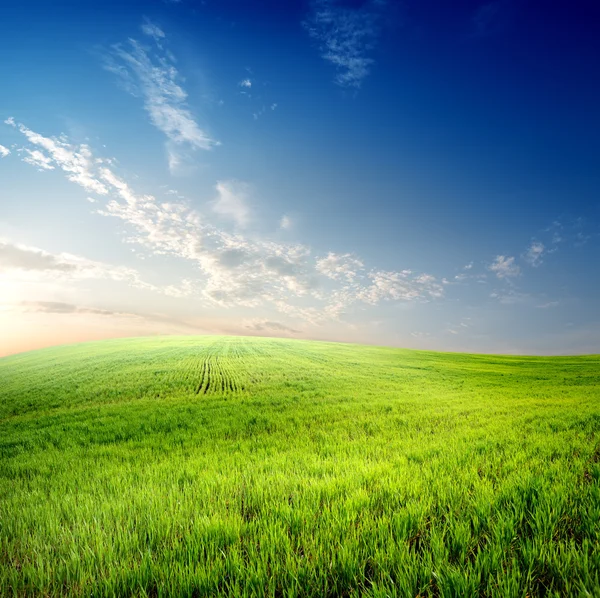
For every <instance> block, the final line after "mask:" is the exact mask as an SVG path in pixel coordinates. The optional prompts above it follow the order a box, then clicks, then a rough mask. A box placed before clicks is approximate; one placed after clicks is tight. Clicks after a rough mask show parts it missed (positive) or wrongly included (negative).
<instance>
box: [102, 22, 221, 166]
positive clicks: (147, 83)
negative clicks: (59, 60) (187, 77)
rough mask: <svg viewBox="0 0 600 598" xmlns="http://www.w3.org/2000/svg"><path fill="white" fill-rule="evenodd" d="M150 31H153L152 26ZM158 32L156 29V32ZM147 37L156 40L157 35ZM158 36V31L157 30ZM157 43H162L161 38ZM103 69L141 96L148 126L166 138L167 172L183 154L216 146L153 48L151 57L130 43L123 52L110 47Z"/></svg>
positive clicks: (169, 60) (169, 62)
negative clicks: (149, 124)
mask: <svg viewBox="0 0 600 598" xmlns="http://www.w3.org/2000/svg"><path fill="white" fill-rule="evenodd" d="M153 27H156V26H155V25H153ZM156 29H158V28H156ZM151 31H152V32H153V33H151V34H149V35H151V36H152V37H154V39H156V34H157V32H156V31H155V29H151ZM158 31H160V32H161V33H162V31H161V30H160V29H158ZM160 39H165V38H164V34H163V37H161V38H160ZM105 68H106V69H107V70H109V71H111V72H113V73H115V74H116V75H117V76H119V77H120V78H121V80H122V81H123V82H124V84H125V88H126V90H127V91H129V92H130V93H131V94H132V95H135V96H141V97H142V98H143V100H144V108H145V110H146V112H147V113H148V115H149V117H150V122H151V123H152V124H153V125H154V126H155V127H156V128H157V129H158V130H160V131H162V132H163V133H164V134H165V136H166V137H167V140H168V142H167V144H166V148H167V154H168V161H169V167H170V169H171V171H176V170H177V169H178V168H179V166H180V165H181V164H182V162H183V161H184V159H185V157H186V154H185V151H186V149H187V150H190V149H191V150H198V149H203V150H209V149H211V148H212V147H214V146H215V145H220V144H219V142H218V141H215V140H214V139H212V138H211V137H210V135H209V134H208V133H207V132H206V131H204V130H203V129H201V128H200V126H199V125H198V123H197V122H196V120H195V118H194V116H193V114H192V112H191V110H190V107H189V105H188V102H187V98H188V95H187V93H186V91H185V90H184V89H183V87H181V85H180V81H181V77H180V75H179V72H178V70H177V69H176V67H175V63H174V61H173V57H172V55H171V54H170V53H169V52H164V51H163V50H162V48H161V47H160V46H157V49H156V51H155V52H154V53H153V52H151V50H149V49H148V48H146V47H144V46H143V45H142V44H140V43H139V42H137V41H136V40H134V39H130V40H129V45H128V47H127V48H125V47H123V46H122V45H116V46H113V48H112V51H111V53H110V55H109V56H108V57H107V63H106V65H105Z"/></svg>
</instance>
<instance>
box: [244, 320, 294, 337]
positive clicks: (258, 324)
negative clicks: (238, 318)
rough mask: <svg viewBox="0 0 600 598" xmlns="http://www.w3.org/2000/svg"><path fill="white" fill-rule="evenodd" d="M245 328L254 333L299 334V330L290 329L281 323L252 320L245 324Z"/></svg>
mask: <svg viewBox="0 0 600 598" xmlns="http://www.w3.org/2000/svg"><path fill="white" fill-rule="evenodd" d="M246 328H247V329H248V330H252V331H255V332H274V333H277V334H278V333H281V332H283V333H288V334H300V333H301V332H302V331H301V330H295V329H294V328H290V327H289V326H286V325H285V324H282V323H281V322H273V321H271V320H252V321H250V322H247V323H246Z"/></svg>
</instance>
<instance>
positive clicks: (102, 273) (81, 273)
mask: <svg viewBox="0 0 600 598" xmlns="http://www.w3.org/2000/svg"><path fill="white" fill-rule="evenodd" d="M0 273H4V274H6V273H10V274H11V275H12V277H17V278H21V279H28V278H31V277H32V276H33V277H34V278H35V279H38V280H39V279H40V277H41V278H43V277H46V278H48V279H49V280H57V279H62V280H85V279H92V278H95V279H108V280H114V281H122V282H127V283H130V284H132V285H134V286H138V287H140V288H146V289H154V288H155V287H153V286H152V285H149V284H147V283H144V282H142V280H141V279H140V276H139V274H138V272H137V271H136V270H134V269H132V268H128V267H126V266H114V265H111V264H105V263H103V262H98V261H94V260H89V259H87V258H84V257H81V256H78V255H72V254H70V253H60V254H53V253H49V252H47V251H44V250H43V249H39V248H38V247H30V246H27V245H21V244H16V243H12V242H10V241H8V240H6V239H4V240H3V239H0Z"/></svg>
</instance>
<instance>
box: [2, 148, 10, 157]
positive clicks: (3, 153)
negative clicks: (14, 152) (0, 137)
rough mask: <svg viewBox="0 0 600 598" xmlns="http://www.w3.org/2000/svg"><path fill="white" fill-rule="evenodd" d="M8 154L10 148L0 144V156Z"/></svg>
mask: <svg viewBox="0 0 600 598" xmlns="http://www.w3.org/2000/svg"><path fill="white" fill-rule="evenodd" d="M8 155H10V150H9V149H8V148H7V147H4V146H3V145H0V158H6V156H8Z"/></svg>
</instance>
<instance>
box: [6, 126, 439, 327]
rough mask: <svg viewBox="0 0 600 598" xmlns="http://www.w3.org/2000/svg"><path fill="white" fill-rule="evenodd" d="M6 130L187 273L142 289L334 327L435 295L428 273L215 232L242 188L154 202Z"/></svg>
mask: <svg viewBox="0 0 600 598" xmlns="http://www.w3.org/2000/svg"><path fill="white" fill-rule="evenodd" d="M10 124H12V125H13V126H14V127H16V128H17V130H19V131H20V132H21V133H22V134H23V135H24V136H25V138H26V139H27V141H28V142H29V143H30V144H31V145H32V146H33V149H36V148H37V147H39V148H45V149H47V151H48V155H49V156H50V157H51V158H52V165H54V166H57V167H58V168H59V169H60V170H62V171H64V172H65V174H66V176H67V178H68V179H69V180H70V181H71V182H74V183H76V184H78V185H80V186H81V187H83V188H84V189H85V190H86V191H89V190H90V188H91V187H97V188H98V189H100V190H102V193H99V195H101V196H102V200H101V201H100V200H99V202H97V203H95V204H94V206H95V207H96V206H97V205H98V203H99V204H100V206H99V207H98V208H97V209H96V213H97V214H99V215H101V216H106V217H111V218H117V219H119V220H120V221H121V222H122V223H124V224H125V225H126V230H127V235H128V236H127V237H126V241H127V242H128V243H132V244H136V245H138V246H141V247H143V248H145V249H146V250H148V251H149V252H150V253H151V254H155V255H166V256H171V257H172V258H175V259H179V260H183V261H184V262H186V263H188V264H189V265H191V266H192V269H193V273H192V274H191V275H190V276H189V277H188V278H186V279H185V280H184V281H183V282H182V284H181V285H179V286H170V287H168V288H165V289H162V288H161V289H157V288H150V287H147V288H148V290H155V291H159V292H161V293H165V294H168V295H171V296H175V297H191V298H195V299H196V300H198V301H199V303H200V304H204V305H212V306H221V307H234V306H238V307H257V306H271V307H272V308H274V309H275V310H276V311H279V312H280V313H282V314H285V315H287V316H289V317H291V318H295V319H299V320H302V321H304V322H308V323H311V324H314V325H319V324H322V323H324V322H325V321H330V320H339V318H340V317H341V316H342V315H343V314H344V313H345V312H346V311H347V310H348V309H350V308H351V307H352V306H363V307H365V306H369V305H371V306H374V305H377V304H378V303H380V302H382V301H402V302H423V301H431V300H435V299H439V298H441V297H442V296H443V294H444V291H443V287H442V285H441V284H440V283H438V281H437V280H436V278H435V277H433V276H431V275H429V274H419V273H413V272H412V271H410V270H406V269H405V270H401V271H397V272H396V271H383V270H377V269H371V270H367V269H366V268H365V266H364V265H363V262H362V261H361V260H360V258H358V257H356V256H353V255H352V254H336V253H329V254H327V255H326V256H324V257H320V256H318V255H317V256H315V255H314V254H313V251H312V250H311V249H310V248H309V247H307V246H306V245H302V244H284V243H277V242H274V241H271V240H268V239H261V238H256V237H254V236H253V237H250V236H245V235H242V234H240V233H234V232H228V231H227V230H224V229H223V228H220V227H219V226H217V225H215V224H214V223H213V222H211V220H210V216H211V214H214V213H215V212H216V213H217V214H218V215H219V216H221V217H222V218H225V219H226V220H229V221H231V222H232V223H233V224H237V225H246V224H247V223H248V221H249V220H248V219H249V214H250V212H249V208H248V207H247V198H246V196H245V195H244V194H245V193H247V186H245V184H243V183H240V182H237V181H220V182H218V183H217V185H216V187H215V189H216V191H217V200H216V201H215V202H212V205H211V203H210V202H209V203H208V205H211V207H212V209H211V210H210V211H209V212H207V213H199V212H198V211H195V210H192V209H191V208H190V207H189V206H188V205H187V204H186V203H184V202H182V201H168V202H162V201H159V200H157V199H156V198H155V197H154V196H152V195H141V194H138V193H137V192H136V191H135V190H134V189H133V188H132V187H131V186H130V185H129V183H128V182H126V181H125V180H124V179H123V178H122V177H120V176H119V175H118V174H117V173H116V172H115V171H114V170H113V167H112V160H106V159H96V158H94V157H93V156H92V154H91V150H90V149H89V148H88V147H87V146H85V147H84V146H77V145H75V144H72V143H70V142H69V141H68V140H67V139H66V138H64V137H61V138H60V139H56V138H51V137H44V136H43V135H40V134H38V133H35V132H33V131H31V130H30V129H28V128H27V127H25V126H24V125H21V124H17V123H14V121H12V122H11V123H10ZM23 149H32V148H31V147H30V148H23ZM74 165H76V168H75V166H74ZM215 208H217V209H216V210H215ZM238 228H242V227H241V226H238ZM63 262H64V260H62V261H60V260H59V263H63ZM66 263H70V262H68V261H67V262H66ZM128 276H129V280H130V282H131V283H132V284H136V283H137V284H139V285H141V284H142V283H141V281H139V277H137V278H136V277H135V276H134V275H133V274H129V275H128Z"/></svg>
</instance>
